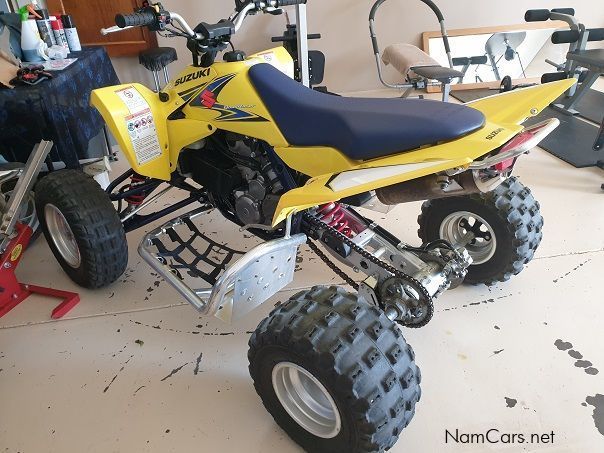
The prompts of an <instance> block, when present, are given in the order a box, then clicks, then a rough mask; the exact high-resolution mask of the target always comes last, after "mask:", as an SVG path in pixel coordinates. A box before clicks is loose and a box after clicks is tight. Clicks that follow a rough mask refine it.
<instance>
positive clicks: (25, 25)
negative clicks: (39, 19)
mask: <svg viewBox="0 0 604 453" xmlns="http://www.w3.org/2000/svg"><path fill="white" fill-rule="evenodd" d="M30 12H31V13H32V14H34V15H35V12H34V9H33V7H32V6H31V5H28V6H24V7H22V8H20V9H19V15H20V16H21V50H22V51H23V59H24V60H25V61H32V62H33V61H43V60H45V58H44V55H45V54H44V50H45V47H46V45H45V44H44V41H42V40H41V39H40V33H38V25H37V24H36V21H35V20H34V19H30V18H29V13H30Z"/></svg>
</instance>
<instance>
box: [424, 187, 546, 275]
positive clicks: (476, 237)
mask: <svg viewBox="0 0 604 453" xmlns="http://www.w3.org/2000/svg"><path fill="white" fill-rule="evenodd" d="M418 223H419V230H418V234H419V237H420V238H421V239H422V241H424V243H427V242H431V241H434V240H437V239H445V240H447V241H449V242H450V243H451V244H453V245H454V246H465V247H466V249H467V250H468V253H469V254H470V256H471V257H472V259H473V263H472V265H471V266H470V267H469V269H468V274H467V275H466V278H465V281H466V282H468V283H474V284H477V283H484V284H486V285H492V284H494V283H496V282H503V281H506V280H509V279H510V277H512V276H513V275H516V274H518V273H520V271H522V269H523V268H524V265H525V264H527V263H528V262H529V261H530V260H531V259H533V256H534V254H535V251H536V250H537V247H539V243H540V242H541V237H542V229H543V217H541V213H540V211H539V202H537V201H536V200H535V198H534V197H533V195H532V194H531V191H530V189H529V188H528V187H525V186H524V185H523V184H522V183H521V182H520V181H519V180H518V179H517V178H516V177H511V178H508V179H507V180H505V181H504V182H503V183H501V184H500V185H499V186H498V187H497V188H496V189H495V190H493V191H491V192H488V193H481V194H472V195H466V196H462V197H451V198H440V199H436V200H430V201H426V202H425V203H424V204H423V205H422V213H421V215H420V216H419V218H418Z"/></svg>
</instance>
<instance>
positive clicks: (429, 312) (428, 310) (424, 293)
mask: <svg viewBox="0 0 604 453" xmlns="http://www.w3.org/2000/svg"><path fill="white" fill-rule="evenodd" d="M304 219H305V220H307V221H308V222H309V223H310V224H311V225H312V226H314V227H316V228H318V229H323V230H327V231H328V233H329V234H330V235H332V236H334V237H336V238H337V239H338V240H340V241H342V242H343V243H344V244H346V245H347V246H349V247H350V248H351V249H353V250H354V251H355V252H356V253H358V254H359V255H361V256H362V257H363V258H365V259H366V260H367V261H371V262H372V263H373V264H375V265H376V266H379V267H381V268H382V269H384V270H385V271H387V272H389V273H390V274H392V275H393V276H395V277H397V278H400V279H401V280H404V281H407V282H409V283H411V284H412V286H413V288H414V289H416V290H417V291H419V293H420V296H421V297H420V301H419V303H420V304H422V305H423V306H424V310H423V313H425V315H424V316H422V319H421V321H419V322H415V323H414V322H403V323H402V324H403V325H404V326H406V327H412V328H419V327H423V326H425V325H426V324H428V322H430V319H432V316H433V315H434V301H433V300H432V296H430V294H429V293H428V290H426V288H425V287H424V285H422V284H421V282H420V281H419V280H417V279H416V278H414V277H412V276H411V275H408V274H406V273H405V272H402V271H400V270H398V269H396V268H395V267H394V266H391V265H390V264H388V263H386V262H384V261H382V260H381V259H379V258H378V257H376V256H374V255H372V254H371V253H369V252H368V251H367V250H365V249H364V248H362V247H360V246H358V245H357V244H355V243H354V242H353V241H352V240H351V239H350V238H349V237H348V236H346V235H345V234H343V233H340V232H339V231H338V230H336V229H335V228H333V227H331V226H329V225H327V224H326V223H325V222H323V221H322V220H320V219H318V218H317V217H315V216H314V215H312V214H310V213H308V212H307V213H305V214H304ZM308 244H309V246H310V248H311V249H312V250H313V252H315V253H316V254H317V256H318V257H319V258H320V259H321V260H322V261H323V262H324V263H325V264H326V265H327V266H328V267H329V268H330V269H331V270H333V271H334V272H335V273H336V274H337V275H338V276H339V277H341V278H343V279H344V281H346V283H348V284H349V285H350V286H352V287H353V288H354V289H355V290H358V287H359V285H358V284H357V283H356V282H354V280H352V279H351V278H350V277H348V275H346V273H345V272H344V271H342V270H341V269H340V268H339V267H338V266H337V265H336V264H335V263H334V262H333V261H332V260H331V259H330V258H329V257H328V256H327V255H326V254H325V253H323V252H322V251H320V250H319V249H318V247H317V246H316V244H314V243H312V242H310V241H309V242H308ZM351 282H352V283H351ZM382 308H384V307H382Z"/></svg>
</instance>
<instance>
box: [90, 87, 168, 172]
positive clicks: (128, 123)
mask: <svg viewBox="0 0 604 453" xmlns="http://www.w3.org/2000/svg"><path fill="white" fill-rule="evenodd" d="M90 103H91V104H92V105H93V106H94V107H95V108H96V109H97V110H98V111H99V113H100V114H101V116H102V117H103V119H104V120H105V122H106V123H107V126H108V127H109V129H110V130H111V132H112V134H113V136H114V137H115V139H116V140H117V142H118V144H119V146H120V148H121V149H122V151H123V152H124V155H125V156H126V159H128V162H129V163H130V166H131V167H132V169H133V170H134V171H135V172H137V173H138V174H140V175H143V176H148V177H151V178H157V179H162V180H164V181H168V180H170V173H171V172H170V153H169V139H168V128H167V121H166V116H165V114H164V112H163V108H162V105H161V101H160V100H159V98H158V96H157V94H156V93H154V92H153V91H151V90H150V89H148V88H147V87H145V86H143V85H141V84H138V83H131V84H126V85H115V86H111V87H106V88H100V89H97V90H94V91H92V94H91V96H90Z"/></svg>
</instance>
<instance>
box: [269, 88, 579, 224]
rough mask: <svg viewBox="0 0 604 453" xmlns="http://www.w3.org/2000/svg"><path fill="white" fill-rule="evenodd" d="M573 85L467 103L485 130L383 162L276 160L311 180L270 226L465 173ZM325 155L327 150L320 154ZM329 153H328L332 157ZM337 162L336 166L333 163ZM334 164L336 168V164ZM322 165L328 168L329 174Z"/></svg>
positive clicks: (286, 199) (289, 197)
mask: <svg viewBox="0 0 604 453" xmlns="http://www.w3.org/2000/svg"><path fill="white" fill-rule="evenodd" d="M574 83H575V80H574V79H572V80H570V79H569V80H561V81H557V82H551V83H547V84H543V85H537V86H534V87H529V88H524V89H519V90H514V91H510V92H507V93H502V94H498V95H494V96H489V97H487V98H484V99H480V100H478V101H474V102H472V103H469V104H468V106H469V107H472V108H475V109H477V110H479V111H481V112H482V113H483V114H484V115H485V117H486V123H485V125H484V127H483V128H481V129H479V130H477V131H475V132H473V133H471V134H468V135H466V136H465V137H462V138H460V139H458V140H453V141H451V142H446V143H441V144H438V145H435V146H427V147H424V148H420V149H418V150H415V151H407V152H405V153H400V154H395V155H391V156H386V157H381V158H378V159H373V160H370V161H364V162H361V161H357V162H355V161H349V160H346V159H344V160H342V159H341V160H340V161H335V160H334V159H329V158H325V157H323V158H322V160H321V161H318V162H316V163H315V164H313V165H312V166H309V165H308V164H305V165H304V166H303V165H302V164H300V165H297V163H298V162H297V160H299V159H303V158H307V155H306V154H304V153H297V154H294V155H292V156H290V155H288V154H287V153H286V152H284V151H283V150H279V149H278V151H281V152H280V155H281V156H282V157H283V158H284V160H285V161H286V162H287V164H288V165H290V166H292V167H293V168H296V169H298V168H297V167H300V168H304V169H305V170H307V171H308V172H309V173H310V176H312V177H311V179H309V180H308V182H307V183H306V184H305V185H304V186H303V187H299V188H296V189H293V190H290V191H289V192H287V193H285V194H284V195H283V196H281V198H280V200H279V204H278V206H277V210H276V212H275V216H274V218H273V225H277V224H278V223H279V222H281V221H282V220H284V219H285V218H286V217H287V215H288V214H290V213H291V212H292V211H301V210H304V209H308V208H310V207H313V206H316V205H320V204H323V203H328V202H331V201H337V200H340V199H342V198H345V197H349V196H352V195H355V194H358V193H362V192H366V191H369V190H374V189H377V188H379V187H385V186H388V185H392V184H397V183H400V182H404V181H409V180H412V179H415V178H420V177H422V176H426V175H429V174H433V173H437V172H440V171H443V170H449V169H453V168H467V167H468V166H469V165H470V164H471V163H472V162H473V161H476V160H478V159H481V158H482V157H483V156H485V155H486V154H488V153H489V152H491V151H493V150H495V149H497V148H499V147H501V146H503V145H504V144H505V143H507V142H508V141H509V140H511V139H512V138H513V137H515V136H516V135H517V134H518V133H520V132H521V131H522V129H523V127H522V123H523V122H524V121H526V120H527V119H528V118H530V117H532V116H536V115H538V114H539V113H540V112H541V111H542V110H543V109H545V108H546V107H547V106H548V105H549V104H551V103H552V102H553V101H554V100H555V99H557V98H558V97H559V96H560V95H561V94H562V93H564V92H565V91H567V90H568V89H569V88H570V87H572V86H573V85H574ZM322 152H323V153H324V154H325V152H326V150H324V149H323V150H322ZM336 152H337V151H335V150H334V151H333V152H332V153H336ZM334 162H335V163H334ZM336 163H337V165H336ZM325 166H331V167H332V169H331V171H329V170H328V169H327V168H326V167H325Z"/></svg>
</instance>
